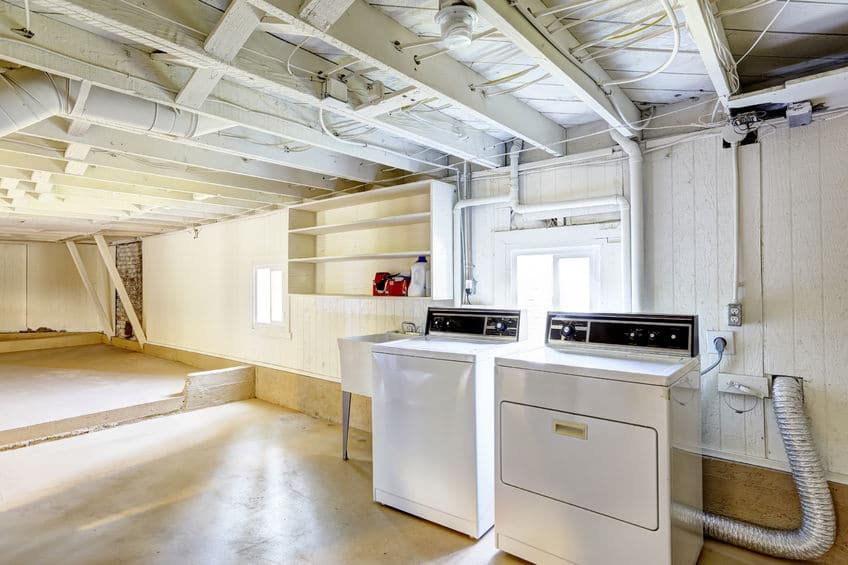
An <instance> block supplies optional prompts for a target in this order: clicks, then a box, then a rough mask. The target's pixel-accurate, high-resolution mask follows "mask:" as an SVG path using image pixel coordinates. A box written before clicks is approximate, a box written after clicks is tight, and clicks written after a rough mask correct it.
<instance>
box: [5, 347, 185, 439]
mask: <svg viewBox="0 0 848 565" xmlns="http://www.w3.org/2000/svg"><path fill="white" fill-rule="evenodd" d="M195 370H196V369H195V368H194V367H189V366H188V365H184V364H182V363H176V362H173V361H167V360H164V359H159V358H156V357H150V356H147V355H141V354H139V353H134V352H130V351H126V350H124V349H119V348H117V347H112V346H109V345H86V346H82V347H65V348H60V349H50V350H47V351H26V352H20V353H5V354H2V355H0V445H6V444H10V443H15V442H18V441H26V440H31V439H36V438H40V437H50V436H52V435H56V434H61V433H66V432H69V431H72V430H75V429H82V428H86V427H89V426H91V425H97V424H108V423H110V422H113V421H125V420H129V419H135V418H137V417H143V416H146V415H150V414H159V413H166V412H170V411H173V410H174V409H178V408H179V407H180V405H181V402H182V390H183V386H184V385H185V378H186V374H188V373H189V372H192V371H195ZM139 406H146V409H144V410H139V409H137V407H139ZM98 414H103V415H105V416H103V417H101V418H93V417H92V416H93V415H98Z"/></svg>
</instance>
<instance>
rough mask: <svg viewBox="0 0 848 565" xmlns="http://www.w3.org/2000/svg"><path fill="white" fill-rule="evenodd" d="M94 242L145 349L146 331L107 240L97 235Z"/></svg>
mask: <svg viewBox="0 0 848 565" xmlns="http://www.w3.org/2000/svg"><path fill="white" fill-rule="evenodd" d="M94 242H95V243H96V244H97V249H98V250H99V251H100V257H102V258H103V264H105V265H106V271H107V272H108V273H109V278H110V279H112V284H113V285H115V290H116V291H118V297H119V298H120V299H121V304H123V306H124V311H125V312H126V313H127V318H129V319H130V324H132V327H133V332H135V337H136V339H138V344H139V345H140V346H141V347H142V348H143V347H144V344H145V343H147V336H146V335H145V334H144V329H142V327H141V322H140V321H139V319H138V316H136V315H135V308H133V305H132V302H131V301H130V295H129V294H127V289H126V287H125V286H124V281H123V280H121V275H119V274H118V268H117V267H116V266H115V261H114V258H113V257H112V254H111V253H109V246H108V245H106V240H105V239H103V236H102V235H95V236H94Z"/></svg>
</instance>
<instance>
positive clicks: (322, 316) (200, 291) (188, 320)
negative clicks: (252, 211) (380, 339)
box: [142, 211, 430, 380]
mask: <svg viewBox="0 0 848 565" xmlns="http://www.w3.org/2000/svg"><path fill="white" fill-rule="evenodd" d="M287 230H288V219H287V213H286V212H285V211H280V212H274V213H272V214H268V215H265V216H259V217H252V218H245V219H241V220H237V221H231V222H224V223H220V224H215V225H210V226H206V227H204V228H201V230H200V234H199V236H198V238H197V239H193V238H192V236H191V235H190V234H188V233H186V232H185V231H181V232H175V233H171V234H166V235H159V236H153V237H149V238H146V239H144V243H143V249H142V253H143V257H144V261H143V264H144V314H145V324H146V330H147V336H148V339H149V340H150V341H151V342H152V343H156V344H160V345H167V346H171V347H177V348H182V349H188V350H192V351H198V352H202V353H209V354H212V355H221V356H226V357H230V358H233V359H239V360H243V361H246V362H250V363H256V364H260V365H266V366H269V367H274V368H280V369H284V370H289V371H293V372H297V373H301V374H305V375H309V376H314V377H318V378H323V379H327V380H339V360H338V346H337V341H336V340H337V339H338V338H339V337H341V336H351V335H364V334H369V333H377V332H383V331H386V330H389V329H396V328H399V327H400V323H401V322H403V321H405V320H410V321H415V322H416V323H418V324H421V323H423V321H424V318H425V316H426V312H427V305H428V304H429V303H430V302H429V301H428V300H422V299H412V298H385V297H379V298H353V297H341V296H317V295H301V294H292V295H289V300H288V311H287V312H288V327H287V328H286V329H285V330H282V331H277V332H273V331H271V332H269V331H262V330H255V329H253V316H252V292H253V288H252V285H253V281H252V276H253V266H254V265H255V264H271V263H274V264H279V265H282V266H284V267H285V266H286V262H287V260H288V249H287V245H288V231H287ZM283 279H284V280H287V279H288V277H287V276H286V277H283Z"/></svg>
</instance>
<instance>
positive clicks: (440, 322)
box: [430, 317, 445, 330]
mask: <svg viewBox="0 0 848 565" xmlns="http://www.w3.org/2000/svg"><path fill="white" fill-rule="evenodd" d="M430 325H431V326H432V328H433V329H434V330H441V329H443V328H444V326H445V320H444V318H442V317H437V318H433V321H432V322H431V323H430Z"/></svg>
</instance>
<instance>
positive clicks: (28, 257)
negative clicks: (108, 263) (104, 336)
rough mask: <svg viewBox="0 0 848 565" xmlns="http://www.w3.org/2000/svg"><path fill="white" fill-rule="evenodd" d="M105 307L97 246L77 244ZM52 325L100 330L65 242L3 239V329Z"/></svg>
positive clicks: (103, 275) (0, 294)
mask: <svg viewBox="0 0 848 565" xmlns="http://www.w3.org/2000/svg"><path fill="white" fill-rule="evenodd" d="M78 248H79V251H80V256H81V257H82V260H83V262H84V263H85V266H86V269H87V270H88V274H89V276H90V277H91V279H92V282H93V283H94V285H95V288H97V290H98V293H99V295H100V299H101V301H102V303H103V304H107V306H106V309H107V311H109V312H111V311H112V310H113V309H114V302H113V301H112V300H110V298H109V297H110V285H109V280H108V276H107V274H106V269H105V267H104V266H103V263H102V262H101V260H100V256H99V255H98V254H97V249H96V248H95V247H94V246H93V245H82V244H80V245H79V246H78ZM39 327H48V328H52V329H54V330H66V331H95V332H99V331H102V328H101V326H100V322H99V320H98V319H97V314H96V311H95V309H94V305H93V304H92V303H91V300H90V298H89V296H88V293H87V292H86V290H85V287H84V286H83V284H82V281H81V280H80V277H79V274H78V273H77V270H76V268H75V267H74V264H73V261H72V260H71V256H70V254H69V253H68V249H67V248H66V247H65V244H63V243H0V331H4V332H8V331H21V330H26V329H27V328H30V329H36V328H39Z"/></svg>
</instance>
